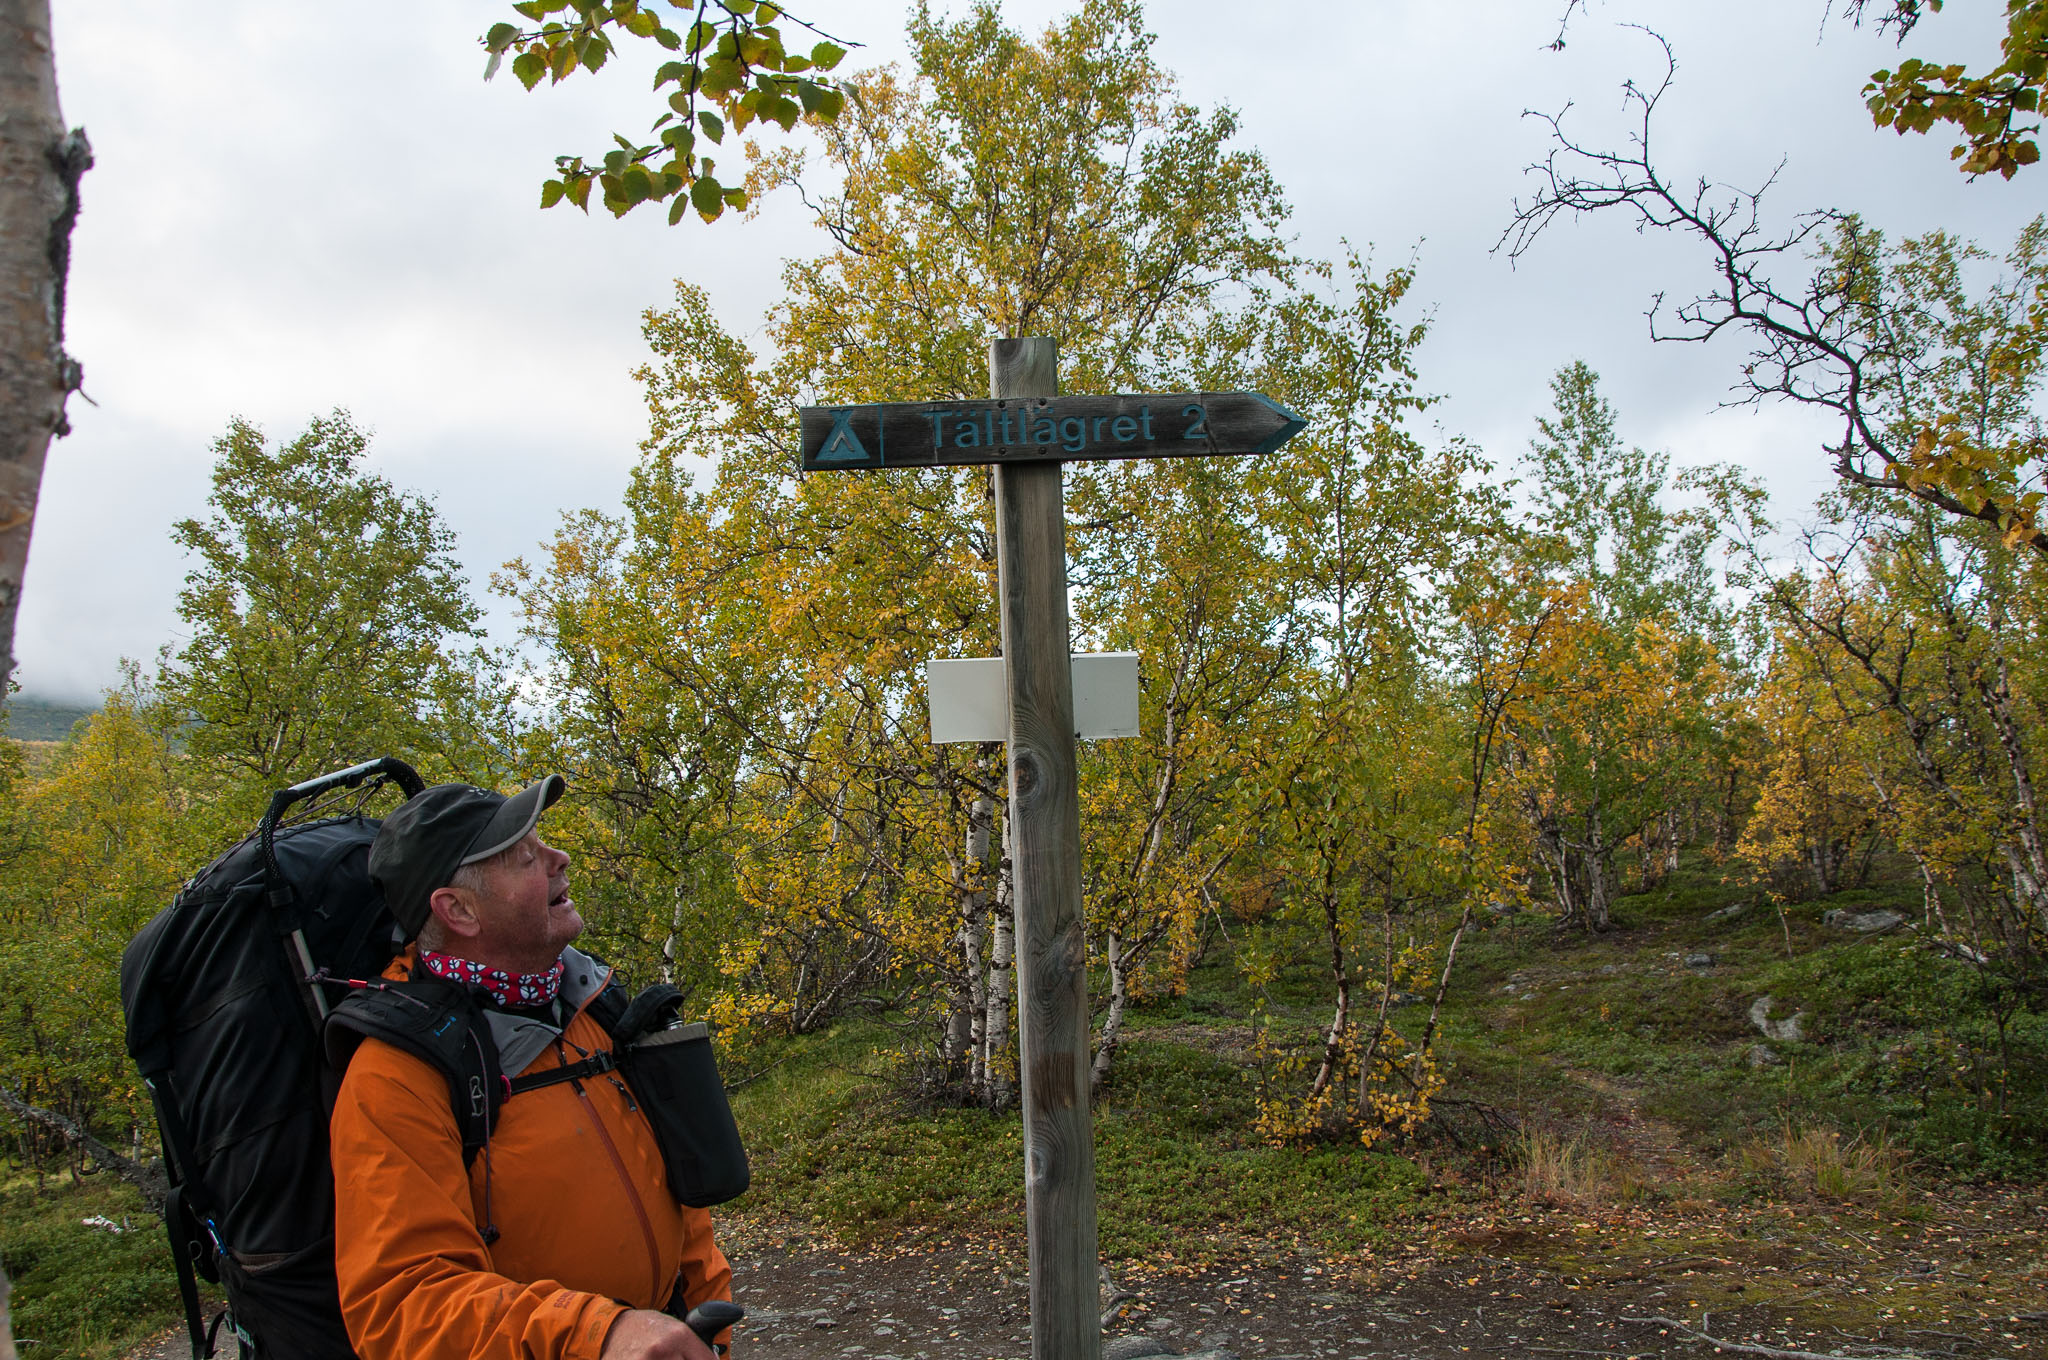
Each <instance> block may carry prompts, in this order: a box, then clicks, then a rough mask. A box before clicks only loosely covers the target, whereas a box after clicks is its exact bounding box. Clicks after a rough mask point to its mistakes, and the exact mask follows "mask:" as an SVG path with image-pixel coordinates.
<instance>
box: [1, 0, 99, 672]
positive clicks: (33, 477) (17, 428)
mask: <svg viewBox="0 0 2048 1360" xmlns="http://www.w3.org/2000/svg"><path fill="white" fill-rule="evenodd" d="M91 164H92V149H91V147H90V146H89V145H88V144H87V142H86V140H85V133H84V132H83V131H73V132H71V133H69V134H67V133H66V132H65V130H64V119H63V115H62V114H61V113H60V112H59V110H58V107H57V63H56V55H55V52H54V50H53V49H52V47H51V42H50V5H49V0H0V681H4V679H5V677H7V676H10V675H12V674H13V672H14V621H15V617H16V615H17V614H18V613H19V611H20V606H21V578H22V571H23V568H24V567H25V566H26V565H27V563H28V541H29V531H30V530H31V529H32V528H33V527H34V525H35V515H36V496H37V493H38V492H39V491H40V490H41V489H42V484H43V461H44V459H45V458H46V457H47V456H48V454H49V451H50V439H51V437H52V436H53V435H61V434H66V433H68V432H69V429H70V427H69V426H68V425H67V424H66V423H65V420H64V399H65V398H66V397H67V396H68V395H70V394H71V393H72V392H74V391H77V390H78V386H79V382H80V377H81V374H80V370H79V367H78V365H77V364H76V363H75V362H73V361H72V359H71V358H70V357H69V356H67V355H66V354H65V353H64V280H65V276H66V274H67V273H68V272H69V268H70V263H71V224H72V221H73V220H74V219H75V218H76V217H77V215H78V179H79V176H80V175H82V174H84V173H85V170H86V168H87V167H88V166H90V165H91Z"/></svg>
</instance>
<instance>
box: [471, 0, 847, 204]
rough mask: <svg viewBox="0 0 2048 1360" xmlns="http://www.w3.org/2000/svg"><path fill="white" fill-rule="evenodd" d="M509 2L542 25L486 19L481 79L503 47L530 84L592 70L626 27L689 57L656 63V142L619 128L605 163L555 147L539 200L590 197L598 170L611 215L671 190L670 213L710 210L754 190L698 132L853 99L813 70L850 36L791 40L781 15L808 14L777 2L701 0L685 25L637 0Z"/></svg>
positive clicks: (825, 111) (821, 113)
mask: <svg viewBox="0 0 2048 1360" xmlns="http://www.w3.org/2000/svg"><path fill="white" fill-rule="evenodd" d="M672 3H673V0H672ZM677 7H678V8H683V9H689V8H691V7H690V6H689V5H687V4H683V5H678V6H677ZM512 10H513V12H514V13H516V14H518V15H519V16H521V17H522V18H524V19H527V20H530V21H532V22H533V23H535V24H538V25H540V26H539V27H538V28H523V27H521V26H520V25H517V24H512V23H502V22H501V23H496V24H493V25H491V27H490V29H489V30H488V31H487V32H486V33H485V34H484V37H483V45H484V47H485V49H486V50H487V51H488V52H489V53H490V57H489V60H488V61H487V62H486V63H485V66H484V79H486V80H489V79H490V78H491V77H493V76H494V75H496V74H497V71H498V67H499V65H500V63H501V62H502V61H503V60H504V58H505V57H506V56H507V55H508V54H510V55H511V57H512V74H513V75H515V76H516V77H518V79H519V83H520V84H521V85H522V86H524V87H525V88H526V89H529V90H531V89H533V88H534V87H536V86H537V85H539V84H540V82H541V80H542V78H543V77H545V78H546V79H547V80H548V82H549V83H550V84H559V83H561V82H562V81H564V80H566V79H568V78H569V76H571V75H572V74H574V73H575V72H576V71H578V70H587V71H597V70H599V69H601V68H602V67H603V66H604V65H605V63H606V62H607V61H609V60H610V59H611V58H612V56H613V55H615V54H616V52H617V35H619V34H625V35H627V36H628V37H633V38H640V39H651V40H652V41H653V42H655V43H656V44H657V45H658V46H660V47H661V48H663V49H665V50H667V51H671V52H681V53H683V59H681V60H676V61H666V62H663V63H662V64H661V66H660V67H659V68H658V69H657V70H656V71H655V74H654V90H655V92H656V93H657V94H659V93H661V92H662V91H663V90H665V89H666V90H670V91H671V92H670V93H668V94H667V95H666V96H665V98H664V103H665V104H666V112H664V113H662V114H661V115H660V116H659V117H657V118H656V119H655V120H654V123H653V124H652V129H653V130H655V131H659V132H661V134H662V135H661V140H660V142H659V143H658V144H657V145H654V146H647V147H637V148H636V147H634V146H633V145H632V144H630V143H628V142H626V141H625V139H624V138H614V140H616V141H617V142H618V143H619V146H620V148H621V149H622V150H623V152H624V154H623V156H622V155H621V152H620V151H612V152H608V153H606V155H605V156H604V158H603V160H602V162H601V164H602V165H603V169H602V170H592V169H587V168H585V166H584V162H583V159H582V158H581V157H575V158H571V157H557V158H556V163H557V166H558V167H559V169H560V173H559V174H558V176H557V177H556V178H555V179H551V180H548V181H547V182H545V183H544V184H543V185H542V188H541V206H542V207H544V208H547V207H553V206H554V205H555V204H556V203H559V202H561V201H562V200H563V199H565V198H566V199H568V200H569V201H570V202H572V203H575V204H576V205H577V206H578V207H584V206H585V205H586V204H587V203H588V201H589V194H590V185H591V182H592V181H593V180H595V181H596V182H597V183H598V184H599V186H600V188H601V189H602V196H603V201H604V204H605V206H606V207H607V208H609V209H611V211H612V212H613V213H614V214H615V215H624V214H625V213H627V212H629V211H631V210H632V209H633V208H635V207H637V206H639V205H640V204H642V203H649V202H659V201H662V200H664V199H668V198H671V197H674V198H675V199H676V201H675V202H674V203H673V204H671V206H670V209H669V213H668V220H669V222H670V224H671V225H673V224H674V223H677V222H680V221H681V220H682V218H683V216H684V214H685V212H686V210H687V208H694V209H695V210H696V212H697V215H698V216H699V217H701V218H703V219H704V220H705V221H707V222H709V221H714V220H716V219H717V218H718V217H719V216H720V215H721V214H722V213H723V212H724V210H725V209H727V208H744V207H745V206H746V203H747V195H746V192H745V191H744V190H741V189H729V188H726V187H725V186H723V185H721V184H719V182H718V181H717V180H716V179H713V178H712V177H711V166H710V163H709V162H708V161H705V162H703V163H701V164H700V163H699V160H698V157H697V155H696V152H695V149H694V148H695V142H696V137H697V135H698V134H699V133H700V132H701V134H702V135H703V136H704V138H705V139H706V140H707V141H709V142H710V143H712V144H713V145H717V144H720V143H722V142H723V141H724V139H725V131H726V128H727V127H728V126H730V127H732V128H733V129H735V130H737V131H744V130H745V129H746V128H747V127H748V126H749V125H750V124H753V123H756V122H760V123H772V124H774V125H775V126H776V127H777V128H779V129H781V130H782V131H783V132H784V133H789V132H793V131H795V130H796V125H797V123H798V122H799V121H801V120H803V119H807V118H808V119H811V120H813V121H815V122H820V123H829V122H832V121H834V120H836V119H837V118H838V117H839V115H840V113H841V112H842V111H843V110H844V109H845V107H846V91H847V89H848V88H850V87H848V86H847V85H846V84H845V83H844V82H840V81H835V80H831V79H829V78H827V77H824V76H823V75H821V74H818V73H822V72H826V71H830V70H832V69H833V68H834V67H836V66H837V65H838V64H839V63H840V61H841V60H843V59H844V58H845V56H846V48H845V47H843V46H841V45H840V44H839V43H837V42H834V41H832V40H831V39H829V38H826V37H825V36H824V35H823V34H818V38H819V41H817V42H816V43H814V44H813V45H812V46H811V48H810V51H809V52H808V53H802V52H791V51H789V50H788V49H787V48H786V47H785V46H784V43H783V35H782V31H781V29H780V28H778V27H777V26H776V25H777V24H778V23H779V22H781V21H784V20H787V21H788V22H790V23H793V24H796V25H797V26H798V27H799V28H810V25H808V24H806V23H804V21H803V20H801V19H799V18H795V17H794V16H791V15H789V14H788V13H787V12H786V11H785V10H784V9H783V8H782V7H781V6H779V5H775V4H769V3H760V2H759V0H719V4H718V5H717V6H715V7H698V8H697V9H696V10H695V14H696V17H695V18H694V19H693V21H692V22H691V23H690V25H689V26H688V28H687V29H686V30H685V31H683V32H680V33H679V32H677V31H675V30H673V29H670V28H668V27H667V26H665V25H664V24H663V23H662V22H661V20H660V18H659V16H657V14H656V13H655V12H654V10H653V9H652V8H651V7H650V6H648V5H646V4H643V3H642V0H612V3H610V4H609V5H607V4H605V3H603V2H602V0H522V3H519V4H515V5H513V6H512ZM565 12H566V13H565ZM550 15H562V16H563V17H562V18H557V19H550V18H549V16H550ZM812 32H813V33H816V30H815V29H813V30H812ZM671 87H672V88H671ZM676 120H680V122H677V121H676ZM671 124H674V125H673V126H672V125H671ZM665 151H666V153H667V155H666V160H665V163H664V164H662V165H661V167H660V168H659V169H658V170H657V169H652V168H649V165H648V163H649V162H651V161H653V160H654V159H656V158H657V157H661V156H663V155H664V152H665ZM686 205H687V208H686Z"/></svg>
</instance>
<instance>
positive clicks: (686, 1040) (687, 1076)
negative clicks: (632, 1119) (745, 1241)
mask: <svg viewBox="0 0 2048 1360" xmlns="http://www.w3.org/2000/svg"><path fill="white" fill-rule="evenodd" d="M617 1057H618V1062H619V1070H620V1071H621V1072H622V1073H624V1075H625V1078H626V1084H627V1085H628V1086H630V1087H631V1088H632V1091H633V1098H634V1100H636V1101H638V1102H639V1104H640V1108H641V1109H642V1110H643V1111H644V1112H645V1113H646V1115H647V1122H648V1124H649V1125H651V1126H652V1127H653V1129H654V1141H655V1143H656V1144H657V1145H658V1146H659V1147H660V1149H661V1161H662V1166H663V1169H664V1170H665V1171H666V1172H667V1174H668V1188H669V1193H670V1194H671V1195H673V1196H675V1200H676V1203H678V1204H683V1205H688V1206H689V1207H691V1208H693V1209H705V1208H709V1207H710V1206H712V1205H714V1204H723V1203H725V1202H726V1201H727V1200H731V1199H737V1198H738V1197H739V1196H740V1195H743V1194H745V1193H746V1190H747V1186H748V1184H749V1183H750V1175H749V1173H748V1170H747V1150H746V1148H745V1147H744V1146H743V1145H742V1144H741V1142H740V1130H739V1125H737V1124H736V1123H734V1122H733V1117H732V1106H731V1104H730V1103H728V1102H727V1100H726V1098H725V1086H724V1084H723V1083H722V1082H721V1081H720V1080H719V1078H718V1062H717V1060H716V1059H715V1058H714V1057H713V1056H712V1053H711V1032H710V1030H709V1029H708V1028H707V1027H706V1026H705V1025H704V1024H703V1023H702V1022H698V1023H695V1024H688V1025H678V1026H675V1027H674V1028H670V1029H657V1030H650V1031H648V1032H647V1033H645V1034H642V1035H640V1036H638V1037H637V1038H634V1039H633V1040H632V1041H630V1042H629V1043H627V1044H626V1045H625V1046H624V1047H622V1048H620V1049H619V1050H618V1053H617Z"/></svg>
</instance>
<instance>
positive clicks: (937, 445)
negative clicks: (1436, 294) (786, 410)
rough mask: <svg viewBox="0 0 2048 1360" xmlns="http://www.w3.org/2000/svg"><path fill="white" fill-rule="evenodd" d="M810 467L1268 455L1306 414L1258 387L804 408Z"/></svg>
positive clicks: (838, 468) (1299, 425)
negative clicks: (1287, 405)
mask: <svg viewBox="0 0 2048 1360" xmlns="http://www.w3.org/2000/svg"><path fill="white" fill-rule="evenodd" d="M799 414H800V415H801V416H802V418H803V468H804V471H806V472H828V471H842V470H846V471H860V470H865V469H873V468H896V467H939V466H942V465H948V464H956V463H1047V462H1052V463H1065V462H1080V461H1084V460H1089V459H1098V458H1179V457H1191V456H1197V455H1207V454H1220V453H1271V452H1272V451H1273V450H1275V449H1277V448H1279V447H1280V446H1281V445H1282V444H1284V443H1286V442H1287V441H1288V440H1289V439H1291V438H1293V437H1294V435H1295V434H1297V433H1299V432H1300V431H1301V430H1302V428H1303V426H1304V422H1303V421H1302V419H1301V417H1300V416H1298V415H1296V414H1294V412H1292V411H1290V410H1288V409H1287V408H1286V407H1285V406H1282V405H1281V404H1280V403H1279V402H1277V401H1274V400H1273V399H1272V398H1271V397H1266V396H1261V395H1260V394H1259V393H1257V392H1164V393H1152V394H1150V395H1146V394H1143V393H1139V394H1123V395H1118V396H1107V397H1012V398H1008V399H1006V400H1001V401H997V400H990V399H983V400H977V401H915V402H886V403H877V404H874V405H868V406H806V407H804V408H802V410H801V411H800V412H799Z"/></svg>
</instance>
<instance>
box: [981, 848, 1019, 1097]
mask: <svg viewBox="0 0 2048 1360" xmlns="http://www.w3.org/2000/svg"><path fill="white" fill-rule="evenodd" d="M1011 863H1012V860H1011V856H1010V819H1009V818H1007V817H1005V818H1004V819H1003V857H1002V861H1001V863H1000V865H999V866H998V868H997V870H996V901H995V910H994V911H993V912H992V913H990V917H991V919H990V921H989V934H990V937H991V938H990V943H989V966H988V1017H987V1019H986V1020H985V1021H984V1022H983V1024H982V1030H981V1034H982V1051H981V1064H980V1065H981V1070H982V1074H983V1080H984V1086H983V1088H982V1089H983V1091H984V1095H985V1099H986V1101H987V1103H988V1104H989V1105H990V1107H991V1108H994V1109H998V1110H1000V1109H1005V1108H1007V1107H1008V1106H1009V1103H1010V1089H1011V1078H1012V1076H1013V1075H1014V1074H1015V1072H1016V1068H1015V1066H1014V1065H1013V1063H1012V1061H1011V1048H1010V989H1011V988H1013V987H1014V986H1016V979H1015V972H1014V968H1013V965H1014V964H1015V962H1016V958H1017V952H1016V919H1017V918H1016V916H1015V915H1014V914H1013V913H1014V911H1015V906H1016V900H1017V899H1016V894H1015V893H1014V892H1012V891H1011V885H1010V866H1011Z"/></svg>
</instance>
